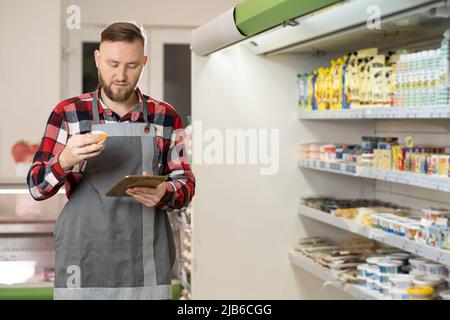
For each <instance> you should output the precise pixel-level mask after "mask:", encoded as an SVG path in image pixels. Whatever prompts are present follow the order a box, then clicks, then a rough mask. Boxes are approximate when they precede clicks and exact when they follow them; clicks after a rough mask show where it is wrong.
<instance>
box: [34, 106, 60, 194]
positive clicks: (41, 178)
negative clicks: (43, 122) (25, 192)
mask: <svg viewBox="0 0 450 320" xmlns="http://www.w3.org/2000/svg"><path fill="white" fill-rule="evenodd" d="M66 142H67V129H66V124H65V121H64V110H63V108H61V107H58V106H56V108H55V109H54V110H53V111H52V113H51V114H50V117H49V119H48V121H47V126H46V128H45V132H44V136H43V137H42V140H41V144H40V146H39V149H38V151H37V152H36V154H35V155H34V158H33V163H32V165H31V167H30V169H29V171H28V175H27V183H28V188H29V191H30V193H31V196H32V197H33V198H34V199H35V200H45V199H48V198H50V197H51V196H53V195H54V194H56V193H57V192H58V190H59V189H60V188H61V186H62V185H63V184H64V182H65V179H66V176H67V174H68V173H69V172H65V171H64V170H63V169H62V168H61V166H60V165H59V162H58V156H59V154H60V153H61V151H62V150H64V147H65V145H66Z"/></svg>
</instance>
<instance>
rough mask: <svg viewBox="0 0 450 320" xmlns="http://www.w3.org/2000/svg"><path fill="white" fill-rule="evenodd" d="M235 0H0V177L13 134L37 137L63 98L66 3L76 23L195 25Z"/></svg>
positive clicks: (6, 168)
mask: <svg viewBox="0 0 450 320" xmlns="http://www.w3.org/2000/svg"><path fill="white" fill-rule="evenodd" d="M238 2H239V1H238V0H215V1H210V0H195V1H179V0H164V1H162V0H158V1H156V0H150V1H149V0H132V1H118V0H115V1H110V0H108V1H107V0H96V1H88V0H73V1H72V0H39V1H30V0H0V72H1V75H2V77H1V79H0V96H1V97H2V99H1V102H0V105H1V110H2V117H1V120H0V155H1V157H0V182H11V181H21V182H23V181H24V180H23V179H18V178H17V177H15V167H14V162H13V159H12V156H11V153H10V149H11V146H12V145H13V144H14V143H15V142H16V141H17V140H19V139H22V138H29V139H31V140H32V141H33V142H39V141H40V139H41V137H42V134H43V130H44V127H45V123H46V121H47V119H48V116H49V114H50V111H51V110H52V109H53V108H54V107H55V106H56V104H57V103H58V102H59V101H61V100H63V99H65V98H68V97H67V96H66V95H65V93H67V88H66V87H67V84H66V82H65V79H66V77H68V78H69V79H76V77H73V75H71V74H69V73H68V72H67V70H69V68H68V66H67V65H66V62H65V61H63V60H62V58H61V56H62V51H63V47H64V46H67V38H68V34H69V33H70V32H76V30H68V29H67V28H66V27H65V21H66V18H67V17H68V16H67V14H66V8H67V6H68V5H70V4H76V5H79V6H80V8H81V20H82V25H81V27H82V28H83V27H86V26H89V25H91V26H105V25H107V24H108V23H111V22H113V21H115V20H137V21H138V22H140V23H143V24H144V25H145V26H146V27H152V28H158V29H161V28H173V27H188V28H192V27H196V26H198V25H200V24H202V23H204V22H205V21H208V20H209V19H211V18H213V17H215V16H217V15H218V14H219V13H221V12H223V11H225V10H226V9H228V8H230V7H232V6H234V5H235V4H236V3H238ZM80 72H81V70H80Z"/></svg>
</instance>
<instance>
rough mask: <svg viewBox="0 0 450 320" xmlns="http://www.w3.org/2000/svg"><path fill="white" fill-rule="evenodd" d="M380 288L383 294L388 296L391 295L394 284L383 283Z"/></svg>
mask: <svg viewBox="0 0 450 320" xmlns="http://www.w3.org/2000/svg"><path fill="white" fill-rule="evenodd" d="M380 288H381V290H380V292H381V293H382V294H383V296H385V297H386V298H388V297H390V296H391V290H392V286H391V285H390V284H389V283H382V284H381V285H380Z"/></svg>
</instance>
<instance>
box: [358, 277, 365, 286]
mask: <svg viewBox="0 0 450 320" xmlns="http://www.w3.org/2000/svg"><path fill="white" fill-rule="evenodd" d="M356 279H357V281H358V285H359V286H362V287H367V279H366V278H365V277H360V276H357V277H356Z"/></svg>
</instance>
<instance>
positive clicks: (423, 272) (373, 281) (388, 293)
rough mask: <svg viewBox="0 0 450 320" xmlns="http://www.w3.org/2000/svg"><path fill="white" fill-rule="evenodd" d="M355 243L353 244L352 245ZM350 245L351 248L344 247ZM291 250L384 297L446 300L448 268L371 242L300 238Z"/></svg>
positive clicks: (339, 277)
mask: <svg viewBox="0 0 450 320" xmlns="http://www.w3.org/2000/svg"><path fill="white" fill-rule="evenodd" d="M355 243H356V246H355ZM349 245H352V247H350V248H349V247H348V246H349ZM295 251H296V252H297V253H298V254H300V255H302V256H304V257H305V258H307V259H310V260H312V261H314V262H316V263H318V264H320V265H321V266H323V267H325V268H327V269H329V270H330V273H331V274H333V275H335V276H336V277H337V279H339V280H340V281H342V282H347V283H352V284H355V283H356V284H358V286H360V287H361V288H366V289H368V290H372V291H376V292H379V293H381V294H382V295H383V296H384V298H386V299H395V300H397V299H398V300H404V299H406V300H416V299H418V298H421V299H425V300H432V299H448V296H449V291H446V289H448V288H450V284H449V282H450V281H449V279H448V278H447V277H448V272H449V270H448V268H447V267H445V266H443V265H441V264H438V263H434V262H431V261H428V260H426V259H423V258H420V257H413V256H411V255H410V254H409V253H406V252H399V251H398V250H396V249H394V248H389V247H379V245H378V244H377V243H375V242H372V241H360V240H357V239H349V240H347V241H346V242H343V243H341V244H339V243H336V242H333V241H331V240H329V239H327V238H322V237H313V238H303V239H300V240H299V242H298V245H297V247H296V248H295Z"/></svg>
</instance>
